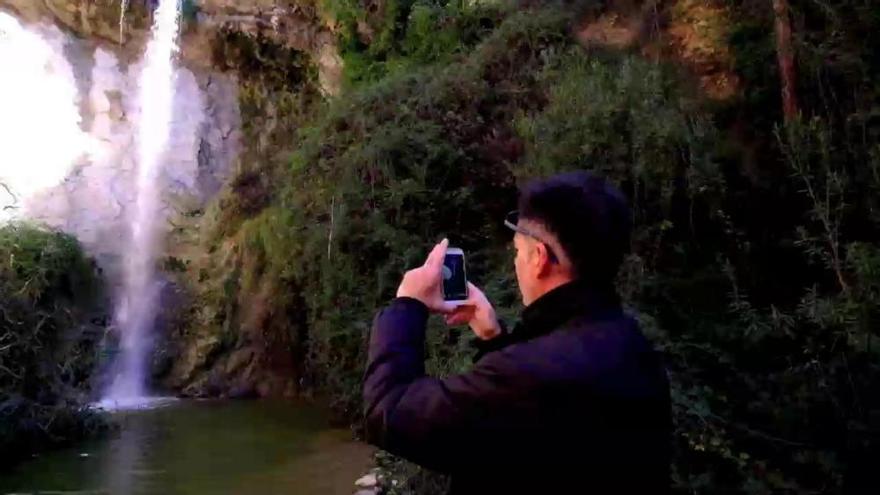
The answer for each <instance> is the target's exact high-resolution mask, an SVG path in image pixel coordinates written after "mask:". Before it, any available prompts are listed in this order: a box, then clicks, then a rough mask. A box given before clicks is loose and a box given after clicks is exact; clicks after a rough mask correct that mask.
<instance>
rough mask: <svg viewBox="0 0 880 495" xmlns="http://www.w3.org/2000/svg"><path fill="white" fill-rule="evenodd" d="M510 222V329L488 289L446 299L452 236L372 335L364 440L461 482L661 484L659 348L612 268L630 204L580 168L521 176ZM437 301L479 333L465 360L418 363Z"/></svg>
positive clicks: (406, 283) (559, 486)
mask: <svg viewBox="0 0 880 495" xmlns="http://www.w3.org/2000/svg"><path fill="white" fill-rule="evenodd" d="M505 224H506V225H507V226H508V227H510V228H511V229H513V230H514V232H515V233H514V237H513V243H514V246H515V248H516V259H515V261H514V265H515V269H516V278H517V282H518V284H519V289H520V292H521V293H522V300H523V303H524V305H525V307H526V308H525V310H524V311H523V313H522V320H521V323H520V324H519V325H518V326H517V327H516V328H515V329H513V331H511V332H506V331H505V329H504V327H503V326H502V325H501V324H500V322H499V321H498V319H497V318H496V316H495V310H494V309H493V307H492V305H491V304H490V303H489V301H488V300H487V299H486V297H485V295H484V294H483V293H482V292H481V291H480V290H479V289H478V288H477V287H475V286H474V285H473V284H471V285H470V287H469V290H470V296H469V299H468V301H467V302H466V303H465V304H464V305H462V306H459V307H453V306H451V305H449V304H448V303H446V302H445V301H444V300H443V296H442V293H441V284H442V281H441V270H442V266H443V259H444V256H445V251H446V247H447V245H448V242H447V241H446V240H444V241H442V242H441V243H440V244H438V245H437V246H435V247H434V249H433V250H432V251H431V253H430V255H429V256H428V259H427V261H426V262H425V264H424V266H422V267H419V268H416V269H414V270H411V271H409V272H407V273H406V275H405V276H404V277H403V281H402V283H401V284H400V288H399V289H398V291H397V296H398V297H397V299H395V300H394V301H393V302H392V303H391V305H390V306H388V307H387V308H385V309H384V310H383V311H381V312H380V313H379V314H378V315H377V317H376V320H375V323H374V327H373V331H372V334H371V337H370V349H369V358H368V363H367V370H366V376H365V382H364V402H365V412H366V432H367V439H368V440H369V441H370V442H372V443H374V444H375V445H377V446H379V447H381V448H383V449H385V450H388V451H390V452H392V453H395V454H398V455H400V456H403V457H405V458H407V459H409V460H411V461H413V462H416V463H419V464H421V465H423V466H425V467H427V468H430V469H433V470H436V471H440V472H444V473H449V474H451V475H452V492H453V493H457V494H464V493H481V494H494V493H498V494H511V493H542V494H543V493H548V494H550V493H621V494H630V493H651V494H653V493H662V492H664V491H666V490H667V488H668V467H669V441H670V438H669V437H670V429H671V424H670V423H671V420H670V404H669V385H668V382H667V378H666V373H665V370H664V368H663V366H662V363H661V361H660V358H659V357H658V355H657V354H656V353H655V352H654V351H653V350H652V348H651V345H650V344H649V343H648V342H647V340H646V339H645V338H644V337H643V335H642V334H641V332H640V330H639V328H638V324H637V323H636V321H635V320H633V319H632V318H630V317H628V316H626V315H625V314H624V313H623V311H622V309H621V305H620V301H619V299H618V297H617V295H616V293H615V290H614V278H615V276H616V273H617V271H618V268H619V266H620V263H621V261H622V259H623V256H624V254H625V253H626V251H627V249H628V247H629V242H630V240H629V238H630V212H629V208H628V207H627V203H626V200H625V199H624V197H623V196H622V194H621V193H620V192H619V191H618V190H617V189H615V188H614V187H613V186H611V185H610V184H608V183H607V182H605V181H604V180H602V179H601V178H598V177H596V176H593V175H591V174H588V173H586V172H575V173H569V174H563V175H558V176H555V177H551V178H549V179H546V180H542V181H536V182H533V183H531V184H529V185H528V186H527V187H526V188H525V189H524V190H523V191H522V192H521V197H520V202H519V212H518V214H516V212H514V214H511V216H509V217H508V219H507V221H506V222H505ZM430 313H442V314H445V315H446V320H447V322H448V323H449V324H453V325H454V324H463V323H467V324H469V325H470V328H471V329H472V330H473V332H474V333H475V334H476V336H477V337H478V339H479V342H480V345H479V348H480V350H479V352H478V357H477V359H476V362H475V365H474V368H473V370H472V371H470V372H469V373H465V374H462V375H457V376H452V377H449V378H446V379H439V378H432V377H429V376H426V374H425V368H424V339H425V327H426V323H427V320H428V315H429V314H430Z"/></svg>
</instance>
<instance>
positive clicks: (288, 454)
mask: <svg viewBox="0 0 880 495" xmlns="http://www.w3.org/2000/svg"><path fill="white" fill-rule="evenodd" d="M114 417H115V418H116V420H117V421H118V422H119V424H120V429H119V431H118V432H116V433H113V434H110V435H108V436H107V438H104V439H101V440H97V441H94V442H90V443H86V444H81V445H78V446H77V447H75V448H71V449H66V450H61V451H56V452H51V453H48V454H44V455H42V456H40V457H37V458H35V459H33V460H31V461H28V462H24V463H22V464H20V465H18V466H17V467H16V468H14V469H13V470H12V471H7V472H0V494H11V493H16V494H19V493H41V494H114V495H115V494H119V495H127V494H138V495H140V494H150V495H152V494H192V495H202V494H260V495H262V494H296V495H316V494H345V495H350V494H351V493H352V492H353V491H354V486H353V483H354V480H355V479H357V478H358V477H359V476H360V475H362V474H363V473H364V472H366V471H367V470H368V468H369V465H370V449H368V448H367V447H366V446H364V445H362V444H359V443H357V442H354V441H352V440H351V434H350V433H349V432H348V431H346V430H334V429H331V428H330V427H329V426H328V422H327V419H326V417H325V415H324V414H323V412H322V411H320V410H319V409H315V408H313V407H309V406H303V405H300V404H293V403H278V402H274V403H267V402H256V401H253V402H251V401H247V402H245V401H242V402H232V401H178V402H175V403H173V404H171V405H166V406H163V407H159V408H156V409H152V410H144V411H136V412H127V413H116V414H115V415H114Z"/></svg>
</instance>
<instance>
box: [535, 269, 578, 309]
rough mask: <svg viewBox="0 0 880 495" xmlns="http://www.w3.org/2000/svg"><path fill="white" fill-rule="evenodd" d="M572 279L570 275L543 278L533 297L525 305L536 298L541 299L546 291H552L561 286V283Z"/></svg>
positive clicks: (563, 283)
mask: <svg viewBox="0 0 880 495" xmlns="http://www.w3.org/2000/svg"><path fill="white" fill-rule="evenodd" d="M572 281H573V279H572V278H571V277H567V276H555V277H550V278H547V279H545V280H543V281H542V283H541V284H540V285H539V286H538V289H539V290H538V291H537V294H535V297H534V298H533V299H532V301H531V302H530V303H529V304H528V305H527V306H530V305H531V304H532V303H534V302H535V301H537V300H538V299H541V298H542V297H544V295H546V294H547V293H548V292H550V291H552V290H553V289H556V288H559V287H562V286H563V285H565V284H567V283H570V282H572Z"/></svg>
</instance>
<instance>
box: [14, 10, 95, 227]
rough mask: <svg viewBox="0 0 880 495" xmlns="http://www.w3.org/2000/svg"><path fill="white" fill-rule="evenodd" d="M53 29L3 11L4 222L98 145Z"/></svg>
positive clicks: (57, 32) (65, 174)
mask: <svg viewBox="0 0 880 495" xmlns="http://www.w3.org/2000/svg"><path fill="white" fill-rule="evenodd" d="M62 36H63V35H62V33H61V32H60V31H59V30H57V29H55V28H46V27H36V28H27V27H25V26H23V25H22V24H21V23H20V22H19V21H18V20H17V19H15V18H14V17H12V16H11V15H9V14H6V13H4V12H0V67H2V68H3V71H4V72H3V75H2V77H0V222H2V221H4V220H8V219H9V218H11V217H12V216H13V215H15V214H17V213H18V212H20V210H21V209H22V208H23V206H24V203H25V202H26V200H27V199H28V198H30V197H31V196H33V195H34V194H37V193H39V192H41V191H44V190H46V189H48V188H50V187H52V186H56V185H58V184H60V183H61V182H63V181H64V179H65V177H67V175H68V174H69V173H70V170H71V167H72V166H73V165H74V163H75V162H76V160H77V159H78V158H79V157H81V156H83V155H84V154H86V153H88V152H89V151H90V149H91V148H93V147H94V145H95V143H94V142H93V140H91V139H90V138H89V136H88V134H86V133H85V132H83V131H82V129H80V120H81V119H80V115H79V109H78V108H77V104H76V101H77V87H76V79H75V77H74V73H73V68H72V67H71V65H70V63H68V61H67V60H66V59H65V58H64V47H63V44H62V43H60V42H59V38H61V37H62Z"/></svg>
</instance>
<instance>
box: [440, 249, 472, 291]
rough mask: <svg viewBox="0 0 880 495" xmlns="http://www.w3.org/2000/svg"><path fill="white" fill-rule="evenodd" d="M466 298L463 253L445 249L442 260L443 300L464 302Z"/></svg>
mask: <svg viewBox="0 0 880 495" xmlns="http://www.w3.org/2000/svg"><path fill="white" fill-rule="evenodd" d="M467 298H468V286H467V272H466V271H465V267H464V251H462V250H461V249H459V248H454V247H451V248H447V249H446V258H445V259H444V260H443V299H445V300H446V301H448V302H453V303H456V302H464V301H465V300H467Z"/></svg>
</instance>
